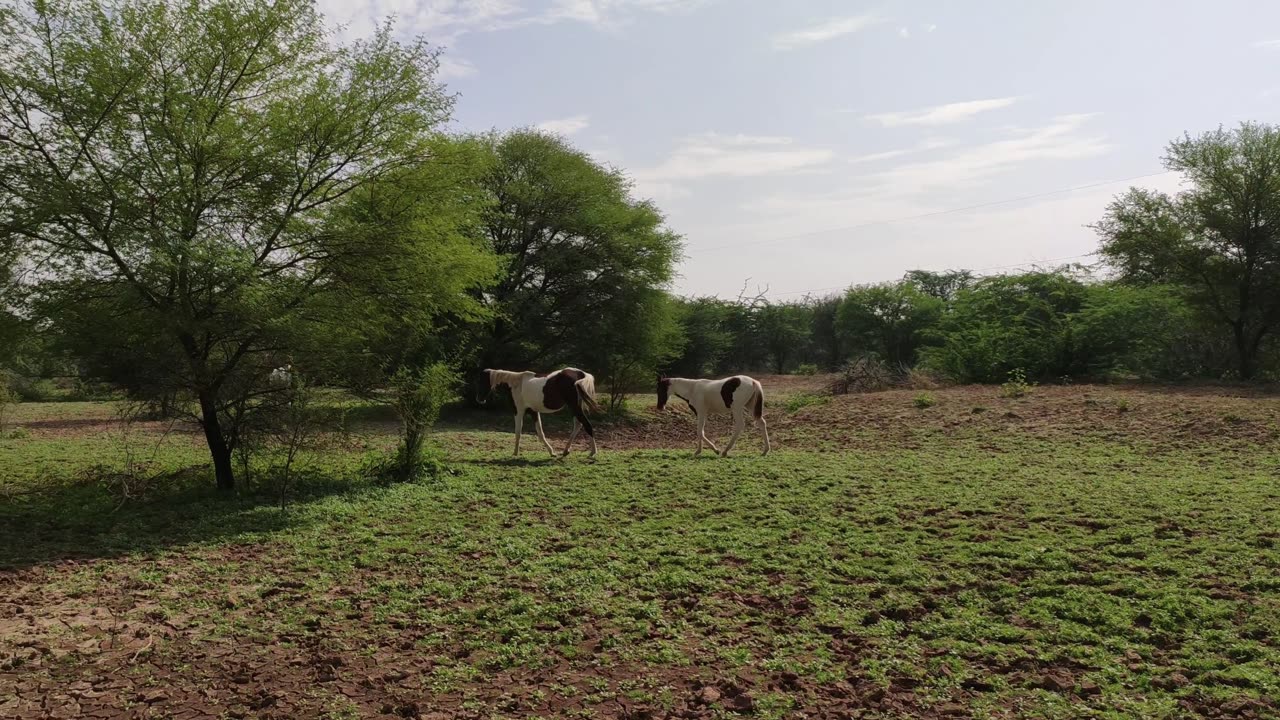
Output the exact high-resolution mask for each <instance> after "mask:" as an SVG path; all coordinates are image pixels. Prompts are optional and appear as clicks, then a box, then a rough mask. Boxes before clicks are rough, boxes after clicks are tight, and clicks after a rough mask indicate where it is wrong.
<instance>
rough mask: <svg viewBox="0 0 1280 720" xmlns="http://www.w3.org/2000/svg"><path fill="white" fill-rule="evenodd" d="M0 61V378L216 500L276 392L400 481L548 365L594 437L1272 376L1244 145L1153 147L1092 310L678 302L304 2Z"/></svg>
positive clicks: (498, 149) (1056, 276)
mask: <svg viewBox="0 0 1280 720" xmlns="http://www.w3.org/2000/svg"><path fill="white" fill-rule="evenodd" d="M0 43H2V44H4V45H5V46H6V47H7V48H9V50H10V51H9V53H8V54H7V56H6V58H7V59H6V62H4V63H0V278H4V279H5V280H6V281H5V282H0V369H3V370H4V371H5V372H6V373H8V374H9V375H10V376H12V377H14V378H16V379H17V380H16V384H18V385H21V383H23V382H27V381H28V380H29V378H31V377H40V376H49V375H71V376H75V377H77V378H79V379H80V380H81V381H84V382H90V383H101V384H104V385H105V386H107V387H110V388H113V389H115V390H116V391H118V392H123V393H125V394H127V395H128V396H129V397H130V398H133V399H136V400H139V401H143V402H147V403H150V404H153V405H154V406H155V407H156V408H157V412H161V413H167V414H174V413H178V414H189V415H190V417H191V418H192V419H194V420H195V421H196V422H198V423H199V425H200V427H201V428H202V430H203V433H204V436H205V439H206V441H207V443H208V446H209V450H210V455H211V459H212V460H213V465H214V469H215V475H216V478H217V482H218V485H219V486H220V487H222V488H232V487H234V485H235V476H236V472H235V469H234V467H233V462H232V460H233V455H234V454H235V453H236V452H237V451H243V449H244V448H246V447H249V446H250V444H251V439H252V438H251V434H252V433H253V432H254V431H255V428H257V429H261V428H263V427H268V428H270V427H271V426H273V425H278V424H279V422H278V418H281V417H284V416H285V415H287V413H286V412H285V410H286V409H287V408H289V407H296V406H297V404H296V403H292V404H291V403H288V402H286V403H284V404H283V405H282V403H281V402H280V401H279V398H280V397H281V396H282V393H283V392H285V389H286V388H285V387H283V386H282V384H281V382H280V381H279V379H280V378H282V377H283V378H287V379H288V381H287V383H286V384H287V385H288V390H289V392H293V393H297V392H298V391H299V385H300V383H304V384H306V385H309V386H316V385H324V386H332V387H340V388H344V389H346V390H348V391H350V392H353V393H356V394H358V395H361V396H363V397H365V398H368V399H369V400H370V401H374V402H381V403H385V404H387V405H388V406H389V407H391V408H392V409H393V410H395V412H396V413H397V414H398V415H399V417H400V418H401V421H402V429H403V431H402V442H401V451H400V456H399V457H398V458H397V460H396V462H395V463H394V467H395V468H398V469H397V472H398V473H399V474H400V475H402V476H407V475H412V474H413V472H414V465H415V463H416V458H417V453H418V450H419V449H420V448H421V445H422V439H423V433H424V432H425V429H426V428H427V427H429V425H430V421H431V419H432V418H433V417H434V416H435V414H436V413H438V412H439V408H440V406H441V405H442V404H443V403H444V402H445V401H447V400H450V399H452V398H454V397H456V396H457V395H459V394H462V395H463V396H466V397H472V396H473V393H471V392H465V393H460V391H461V390H463V388H467V387H468V382H467V381H468V380H469V379H471V378H470V377H469V373H470V372H471V371H474V370H478V369H479V368H482V367H495V368H507V369H526V368H532V369H542V370H545V369H551V368H555V367H557V366H561V365H565V364H572V365H577V366H580V367H583V368H586V369H589V370H590V371H591V372H593V373H594V374H595V375H596V376H597V378H598V380H599V381H600V385H601V387H604V388H608V389H610V390H611V391H612V397H611V401H612V403H613V404H614V405H615V406H616V404H617V402H618V401H619V400H620V398H621V394H622V393H624V392H626V391H628V390H630V389H647V388H648V387H650V386H651V385H652V382H653V379H654V376H655V374H656V373H660V372H666V373H668V374H678V375H690V376H704V375H717V374H723V373H726V372H731V371H738V370H753V371H774V372H796V371H802V370H803V371H808V370H811V369H812V370H817V369H832V368H836V367H839V366H840V365H841V364H843V363H845V362H847V361H849V360H850V359H853V358H856V357H860V356H864V355H875V356H876V357H879V358H881V359H882V360H883V361H884V362H885V363H887V364H888V365H890V366H891V367H895V368H905V367H911V366H921V365H923V366H925V367H928V368H931V369H933V370H935V371H936V372H938V373H941V374H944V375H946V376H947V377H949V378H951V379H954V380H957V381H966V382H968V381H974V382H988V381H999V380H1003V379H1004V377H1005V375H1006V374H1007V373H1008V372H1009V371H1011V370H1013V369H1021V370H1023V371H1024V372H1026V373H1027V374H1029V375H1031V376H1035V377H1044V378H1056V377H1064V376H1065V377H1109V376H1115V375H1126V376H1127V375H1132V376H1138V377H1149V378H1181V377H1226V376H1235V377H1239V378H1244V379H1250V378H1255V377H1258V376H1259V375H1260V374H1266V373H1271V372H1274V370H1275V343H1274V341H1273V332H1274V329H1275V327H1276V324H1277V322H1278V321H1280V235H1277V231H1276V228H1278V227H1280V132H1278V131H1277V129H1276V128H1273V127H1270V126H1262V125H1252V124H1246V125H1244V126H1241V127H1240V128H1239V129H1236V130H1232V131H1223V130H1220V131H1217V132H1214V133H1209V134H1206V135H1203V136H1199V137H1195V138H1192V137H1188V138H1185V139H1183V140H1180V141H1177V142H1175V143H1173V144H1172V145H1171V146H1170V150H1169V153H1168V159H1167V163H1168V165H1169V167H1170V169H1173V170H1178V171H1180V172H1182V173H1184V174H1185V176H1186V177H1187V178H1188V179H1189V181H1190V183H1189V189H1188V190H1187V191H1185V192H1183V193H1180V194H1179V195H1177V196H1174V197H1167V196H1164V195H1159V194H1153V193H1148V192H1145V191H1138V190H1135V191H1132V192H1130V193H1129V194H1127V195H1124V196H1122V197H1120V198H1119V199H1117V200H1116V202H1115V203H1113V204H1112V206H1111V207H1110V208H1109V209H1108V211H1107V213H1106V215H1105V217H1104V218H1103V219H1102V220H1101V221H1100V223H1099V224H1098V226H1097V230H1098V232H1099V235H1100V237H1101V238H1102V240H1103V243H1102V253H1103V256H1104V258H1105V260H1106V261H1107V264H1108V266H1109V267H1111V268H1112V269H1114V271H1115V272H1114V276H1113V277H1111V279H1109V280H1107V281H1106V282H1096V281H1091V280H1089V279H1087V278H1083V277H1079V276H1077V275H1075V274H1073V273H1072V272H1046V273H1028V274H1022V275H1010V276H1001V277H995V278H982V279H978V278H975V277H973V276H972V275H970V274H968V273H964V272H951V273H930V272H913V273H910V274H908V275H907V277H905V278H904V279H903V280H901V281H899V282H894V283H888V284H882V285H871V286H865V287H855V288H852V289H850V290H849V291H848V292H847V293H845V294H844V295H842V296H834V297H828V298H821V299H806V300H803V301H798V302H788V303H777V302H771V301H768V300H767V299H766V298H753V299H743V300H738V301H724V300H717V299H707V298H694V299H685V298H677V297H674V296H673V295H671V293H670V292H669V288H670V282H671V279H672V277H673V275H674V268H675V266H676V264H677V262H678V261H679V258H680V251H681V243H682V239H681V238H680V237H679V236H678V235H677V234H675V233H674V232H672V231H671V230H670V229H669V228H668V227H667V226H666V225H665V222H664V219H663V216H662V214H661V212H660V211H659V210H658V208H657V207H655V206H654V205H653V204H652V203H651V202H649V201H647V200H643V199H638V198H636V197H634V196H633V194H632V192H631V184H630V181H629V180H628V178H627V176H626V175H625V174H624V173H623V172H621V171H619V170H617V169H614V168H611V167H606V166H603V165H602V164H600V163H598V162H596V161H594V160H593V159H592V158H591V157H590V156H589V155H587V154H586V153H583V152H581V151H580V150H578V149H576V148H574V147H572V146H571V145H570V144H568V143H567V142H566V141H565V140H564V139H563V138H560V137H556V136H553V135H548V134H545V133H540V132H537V131H531V130H515V131H511V132H491V133H482V134H451V133H447V132H446V131H445V127H446V124H447V122H448V120H449V118H450V117H451V114H452V108H453V104H454V102H455V100H456V98H455V97H454V96H453V95H451V94H450V93H449V92H448V91H447V89H446V88H445V87H444V86H443V85H442V84H441V83H440V82H439V81H438V79H437V77H438V69H439V55H438V53H437V52H436V51H435V50H434V49H433V48H431V47H430V46H429V45H427V44H426V42H425V41H423V40H420V39H419V40H414V41H410V42H400V41H398V40H396V39H395V36H394V35H393V33H392V29H391V28H390V27H389V26H388V27H383V28H381V29H380V30H379V31H378V32H377V33H376V34H375V35H374V36H373V37H372V38H370V39H368V40H365V41H361V42H357V43H354V44H351V45H348V46H335V45H333V44H332V42H331V36H330V34H329V32H328V30H327V29H326V28H325V26H324V24H323V22H322V21H321V18H320V16H319V15H318V14H317V12H316V10H315V7H314V5H313V3H312V2H311V1H310V0H279V1H278V2H274V3H261V2H254V1H253V0H215V1H213V2H208V3H200V4H190V3H186V4H183V3H172V2H166V1H164V0H118V1H116V2H111V3H109V4H108V5H103V4H102V3H99V2H93V1H87V2H75V3H45V2H37V1H36V0H27V1H26V2H19V3H12V4H11V5H10V6H9V7H7V8H6V12H4V13H0ZM280 368H288V372H287V373H284V374H281V373H279V372H277V370H278V369H280ZM273 378H274V379H273ZM20 389H21V388H20Z"/></svg>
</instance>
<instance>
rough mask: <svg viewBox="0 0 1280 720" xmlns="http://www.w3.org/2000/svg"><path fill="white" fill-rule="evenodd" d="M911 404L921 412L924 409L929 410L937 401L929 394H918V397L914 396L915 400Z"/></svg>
mask: <svg viewBox="0 0 1280 720" xmlns="http://www.w3.org/2000/svg"><path fill="white" fill-rule="evenodd" d="M912 402H913V403H914V404H915V406H916V407H918V408H920V409H921V410H924V409H925V408H931V407H933V406H934V405H937V404H938V401H937V399H936V398H934V397H933V396H932V395H930V394H929V393H920V394H919V395H917V396H916V398H915V400H913V401H912Z"/></svg>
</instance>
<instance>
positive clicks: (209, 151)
mask: <svg viewBox="0 0 1280 720" xmlns="http://www.w3.org/2000/svg"><path fill="white" fill-rule="evenodd" d="M436 68H437V58H436V55H435V53H434V51H432V50H431V49H429V48H428V47H427V46H426V45H425V43H423V42H421V41H418V42H414V43H410V44H407V45H404V44H400V43H397V42H396V41H394V40H393V39H392V37H391V32H390V28H387V27H384V28H383V29H382V30H381V31H380V32H378V33H377V34H375V36H374V37H373V38H372V39H370V40H368V41H364V42H359V43H356V44H354V45H351V46H348V47H338V46H335V45H332V44H331V43H330V42H329V36H328V34H327V33H326V31H325V28H324V26H323V23H322V22H321V20H320V18H319V16H318V15H317V13H316V10H315V8H314V7H313V4H312V2H310V0H276V2H270V3H266V2H256V1H255V0H210V1H208V2H166V1H165V0H25V1H21V2H11V3H9V4H7V5H5V6H4V7H3V10H2V11H0V192H2V193H3V195H4V202H3V203H0V232H3V233H8V234H9V235H10V236H11V237H16V238H18V239H19V242H20V243H21V250H22V252H23V254H24V255H25V256H26V257H27V258H28V260H29V261H30V262H32V263H33V264H34V265H35V266H37V267H39V268H40V273H39V275H38V277H39V279H40V281H41V285H40V287H39V288H38V291H39V294H40V296H41V300H42V302H43V303H44V304H43V307H46V308H52V309H54V310H55V311H56V310H57V309H59V308H60V309H62V310H63V311H65V312H66V313H68V314H69V316H70V317H71V319H72V321H73V322H72V323H71V324H72V325H73V326H79V327H82V328H85V329H88V327H90V326H92V328H93V329H94V330H95V336H96V337H98V338H104V339H110V338H113V337H114V338H117V339H118V340H123V341H124V342H125V343H127V344H122V348H123V349H124V351H125V352H126V353H128V355H127V356H126V357H125V358H124V359H126V360H128V362H125V363H123V364H124V365H125V366H126V367H127V368H129V369H130V370H131V371H132V372H134V373H137V372H142V373H143V376H142V377H134V378H132V380H133V381H135V382H137V383H141V384H146V383H148V382H151V381H153V380H156V379H157V378H155V377H152V376H153V375H155V376H158V375H161V374H163V375H164V378H163V382H165V383H168V384H170V385H172V386H173V387H175V388H177V389H180V390H182V391H184V392H185V393H187V394H189V395H190V396H191V397H192V398H194V400H196V401H197V402H198V406H199V410H198V413H197V417H198V419H199V421H200V423H201V424H202V426H203V429H204V434H205V437H206V440H207V441H208V445H209V450H210V453H211V455H212V459H213V465H214V468H215V474H216V477H217V483H218V486H219V487H220V488H223V489H230V488H231V487H233V485H234V475H233V470H232V463H231V452H232V445H233V444H234V442H235V435H234V433H233V432H232V431H231V430H229V429H228V428H226V427H224V425H225V423H226V415H225V414H224V413H225V410H226V408H227V404H228V403H229V402H230V401H231V400H233V399H235V398H232V397H231V396H232V395H238V396H240V397H242V396H243V394H244V393H246V392H252V388H253V387H254V383H255V378H260V377H261V376H263V375H265V372H266V371H267V369H268V368H269V366H270V364H271V363H274V362H277V361H278V360H279V358H280V357H281V355H282V354H283V353H284V352H287V350H288V349H289V346H290V343H291V342H292V340H293V339H295V338H296V335H297V333H299V332H300V328H302V327H303V326H305V324H306V323H307V321H308V312H309V308H311V307H312V306H313V305H314V302H315V300H316V298H317V297H318V296H320V295H322V294H324V293H325V292H327V291H329V289H331V288H333V287H335V286H336V285H339V284H340V283H334V282H333V279H334V278H335V277H336V275H337V274H338V273H339V271H340V269H341V268H343V267H344V265H345V264H346V263H347V261H348V260H349V259H351V258H357V257H360V258H368V257H370V256H376V255H379V254H390V253H395V252H398V248H397V243H396V242H395V240H394V238H392V239H386V238H383V237H380V236H378V235H376V234H370V233H352V232H346V231H345V230H346V229H348V228H346V227H345V223H336V224H335V223H334V222H332V214H333V211H334V209H335V208H337V207H338V206H340V205H341V203H342V201H343V200H344V199H345V198H346V197H347V196H349V195H350V194H351V193H352V192H353V191H356V190H358V189H360V188H362V187H365V186H367V185H369V184H370V183H373V182H376V181H378V180H381V179H384V178H387V177H390V176H392V175H394V174H395V173H398V172H401V171H403V170H405V169H406V168H410V167H413V166H415V165H418V164H421V163H423V162H428V161H429V160H430V156H431V145H430V140H431V137H432V136H433V133H434V131H435V129H436V128H437V127H438V126H439V125H440V124H441V123H442V122H443V121H445V120H446V119H447V116H448V112H449V109H450V104H451V100H450V98H449V97H448V96H447V95H446V94H445V93H444V91H443V90H442V88H441V86H440V85H438V84H437V83H436V82H435V80H434V76H435V70H436ZM50 319H51V320H52V321H53V323H54V324H55V325H57V324H58V322H59V321H60V319H61V317H59V316H58V315H56V314H55V316H54V317H52V318H50ZM118 359H119V358H118ZM108 365H109V364H108Z"/></svg>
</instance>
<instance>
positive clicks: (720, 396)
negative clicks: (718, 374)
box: [658, 375, 770, 457]
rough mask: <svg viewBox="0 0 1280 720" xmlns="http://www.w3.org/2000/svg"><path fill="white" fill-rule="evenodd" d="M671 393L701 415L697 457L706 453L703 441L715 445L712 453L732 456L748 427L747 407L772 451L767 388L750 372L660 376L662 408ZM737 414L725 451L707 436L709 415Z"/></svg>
mask: <svg viewBox="0 0 1280 720" xmlns="http://www.w3.org/2000/svg"><path fill="white" fill-rule="evenodd" d="M671 395H675V396H676V397H678V398H680V399H681V400H684V401H685V402H687V403H689V408H690V409H692V410H693V413H694V415H696V416H697V417H698V449H697V450H696V451H695V452H694V453H693V456H694V457H697V456H698V455H700V454H701V453H702V443H703V442H706V444H707V445H710V446H711V451H712V452H717V453H720V456H721V457H728V456H729V451H730V450H732V449H733V445H734V443H736V442H738V436H739V435H741V434H742V430H743V429H744V428H745V427H746V426H747V409H748V407H749V408H750V410H751V417H752V418H754V420H753V424H757V425H759V426H760V432H761V433H762V434H763V435H764V454H765V455H768V454H769V449H770V448H769V428H768V426H767V424H766V423H765V421H764V389H763V388H761V387H760V383H759V382H758V381H757V380H755V378H750V377H747V376H746V375H734V376H733V377H729V378H725V379H723V380H689V379H686V378H659V379H658V409H659V410H662V409H663V408H665V407H666V406H667V400H668V398H669V397H670V396H671ZM726 413H728V414H730V415H733V437H732V438H730V439H729V444H728V445H725V446H724V450H723V451H721V450H720V449H719V448H717V447H716V444H715V443H713V442H711V439H710V438H708V437H707V433H706V429H707V418H709V417H712V416H715V415H724V414H726Z"/></svg>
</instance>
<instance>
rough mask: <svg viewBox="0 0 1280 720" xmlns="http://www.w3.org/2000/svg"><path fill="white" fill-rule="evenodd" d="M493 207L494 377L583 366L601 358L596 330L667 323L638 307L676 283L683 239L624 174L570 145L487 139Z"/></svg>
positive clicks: (490, 348) (530, 136)
mask: <svg viewBox="0 0 1280 720" xmlns="http://www.w3.org/2000/svg"><path fill="white" fill-rule="evenodd" d="M485 141H486V142H487V143H488V147H489V152H490V153H491V155H492V160H491V162H490V164H489V168H488V172H487V174H486V176H485V180H484V183H485V187H486V189H487V190H488V192H489V194H490V199H491V203H490V204H489V206H488V208H487V209H486V212H485V217H484V223H483V227H484V233H485V236H486V238H487V240H488V242H489V244H490V247H491V249H492V250H493V252H495V253H496V254H497V255H498V256H499V257H500V258H501V259H502V261H503V263H504V271H503V273H502V276H501V277H500V279H499V280H498V282H497V283H496V285H494V286H493V287H492V288H491V289H489V290H488V291H486V293H485V294H484V302H485V304H486V306H487V307H488V308H489V309H490V310H491V311H492V312H493V314H494V316H495V319H494V322H493V325H492V327H491V330H490V332H489V333H488V337H486V338H483V339H482V340H481V350H480V353H479V354H480V361H481V364H483V365H485V366H487V367H511V368H528V367H550V366H551V365H554V364H557V363H564V362H582V360H581V358H588V357H594V356H596V355H597V354H598V353H599V351H600V349H599V348H597V347H595V346H596V344H597V343H598V342H599V339H598V338H597V337H596V334H594V333H592V332H588V331H585V330H584V328H585V327H587V326H591V327H602V328H607V327H609V326H611V325H613V324H616V323H619V322H622V321H624V319H626V318H631V317H642V316H643V317H661V316H662V315H661V314H660V313H653V312H649V311H647V310H646V311H639V310H638V309H637V306H636V303H644V302H650V301H653V302H656V300H651V299H652V298H654V297H655V296H653V295H652V294H651V293H648V292H646V291H648V290H656V289H661V288H664V287H665V286H666V284H667V283H668V282H669V281H670V280H671V277H672V273H673V271H674V265H675V262H676V260H677V258H678V257H679V252H680V237H679V236H678V235H676V234H675V233H673V232H671V231H670V230H668V229H667V228H666V226H665V225H664V220H663V217H662V214H661V213H660V212H659V211H658V209H657V208H656V207H655V206H654V205H653V204H652V203H650V202H647V201H637V200H635V199H633V198H632V197H631V194H630V184H629V182H628V181H627V179H626V177H625V176H624V175H623V174H622V173H621V172H619V171H617V170H613V169H610V168H606V167H604V166H602V165H600V164H599V163H597V162H595V161H594V160H592V159H591V158H590V157H589V156H588V155H587V154H586V153H583V152H581V151H579V150H576V149H574V148H573V147H571V146H570V145H569V144H568V143H567V142H565V141H564V140H563V139H562V138H559V137H557V136H554V135H550V134H547V133H542V132H537V131H532V130H520V131H516V132H511V133H507V134H503V135H491V136H488V137H486V138H485Z"/></svg>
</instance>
